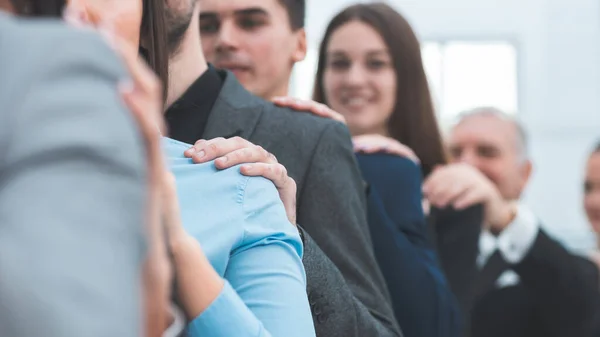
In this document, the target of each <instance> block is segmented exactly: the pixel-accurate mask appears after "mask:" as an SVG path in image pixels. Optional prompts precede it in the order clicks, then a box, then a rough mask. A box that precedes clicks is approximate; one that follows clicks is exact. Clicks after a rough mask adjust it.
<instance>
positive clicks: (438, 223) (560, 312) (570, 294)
mask: <svg viewBox="0 0 600 337" xmlns="http://www.w3.org/2000/svg"><path fill="white" fill-rule="evenodd" d="M482 219H483V208H482V207H481V206H475V207H472V208H471V209H468V210H465V211H455V210H452V209H444V210H439V209H434V210H433V211H432V214H431V216H430V223H431V225H432V231H433V233H434V234H435V236H436V242H437V243H436V246H437V248H438V252H439V255H440V259H441V261H442V266H443V269H444V271H445V274H446V276H447V278H448V281H449V282H450V285H451V287H452V290H453V291H454V293H455V294H456V295H457V298H458V299H459V302H460V304H461V309H462V312H463V313H464V317H465V321H466V325H467V327H468V328H469V330H468V331H467V332H466V335H467V336H471V337H496V336H498V337H500V336H503V337H504V336H511V337H521V336H523V337H537V336H548V337H567V336H572V337H592V336H597V334H594V332H593V331H595V332H596V333H597V332H598V331H599V330H600V329H599V328H600V326H594V324H597V323H598V319H599V316H598V313H600V307H599V306H600V292H598V270H597V267H596V266H595V265H594V264H593V263H591V262H590V261H588V260H587V259H583V258H581V257H578V256H575V255H572V254H570V253H569V252H567V250H566V249H564V248H563V247H562V246H561V245H560V244H559V243H558V242H556V241H554V240H552V239H550V238H549V237H548V235H547V234H546V233H545V232H544V231H543V230H541V231H540V233H539V234H538V237H537V238H536V241H535V242H534V244H533V246H532V247H531V249H530V251H529V252H528V254H527V255H526V256H525V258H524V259H523V261H521V262H520V263H518V264H516V265H511V264H509V263H507V262H506V261H504V260H503V259H502V258H501V257H498V259H496V260H495V261H496V262H491V261H492V259H490V261H489V262H488V263H487V264H486V265H485V266H484V267H483V268H482V269H481V270H480V269H479V268H478V267H477V264H476V260H477V255H478V242H479V235H480V232H481V230H480V228H481V223H482ZM509 269H510V270H513V271H514V272H516V273H517V274H518V276H519V277H520V283H519V284H517V285H516V286H509V287H505V288H500V289H498V288H497V287H495V282H496V280H497V279H498V276H500V275H501V273H502V272H503V271H505V270H509ZM594 329H595V330H594Z"/></svg>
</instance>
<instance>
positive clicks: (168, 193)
mask: <svg viewBox="0 0 600 337" xmlns="http://www.w3.org/2000/svg"><path fill="white" fill-rule="evenodd" d="M121 1H122V0H121ZM128 1H133V2H139V3H140V4H141V1H138V0H128ZM125 8H130V9H132V8H141V7H135V6H134V5H132V7H125ZM100 13H108V12H105V11H101V10H98V11H96V10H94V9H93V6H89V5H88V3H87V2H86V1H83V0H81V1H74V2H71V3H69V5H68V7H67V10H66V11H65V19H66V20H67V22H70V23H71V24H73V25H75V26H78V27H93V28H96V29H98V30H99V31H100V33H101V34H102V35H103V36H104V37H105V39H106V40H107V42H108V43H109V44H110V45H111V46H112V47H113V48H114V49H115V51H116V52H117V53H118V54H119V55H120V56H121V57H122V59H123V61H124V64H125V65H126V67H127V69H128V70H129V74H130V79H129V80H127V81H124V82H123V83H122V84H121V85H120V87H119V91H120V92H121V94H122V96H123V99H124V101H125V103H126V104H127V106H128V107H129V108H130V110H131V111H132V113H133V115H134V116H135V118H136V120H137V121H138V124H139V127H140V129H141V131H142V134H143V136H144V139H145V140H146V146H147V151H148V166H149V173H150V174H149V200H148V203H149V207H148V209H149V210H150V211H149V213H148V233H149V237H150V239H149V254H148V256H147V260H146V263H145V266H144V274H143V283H144V291H145V294H146V296H145V298H146V303H145V308H146V332H147V336H160V335H161V334H162V332H163V331H164V330H165V328H166V326H167V322H168V316H167V309H168V303H169V289H170V287H169V285H170V280H171V273H170V265H169V262H168V258H167V253H166V249H165V248H166V247H164V245H163V244H162V243H164V242H165V239H164V237H163V232H164V231H163V230H162V228H163V226H165V227H166V229H167V230H166V235H167V239H166V242H168V244H169V248H170V250H171V253H172V255H173V269H174V272H175V274H176V276H177V277H176V280H177V285H178V289H179V291H180V295H181V302H182V304H183V307H184V308H183V309H184V311H185V313H186V315H187V316H188V318H195V317H197V316H198V315H200V314H201V313H202V312H203V311H204V310H206V308H208V306H209V305H210V304H211V303H212V302H213V301H214V300H215V299H216V297H217V296H218V295H219V294H220V292H221V290H222V288H223V285H224V282H223V279H222V278H221V277H220V276H219V275H218V274H217V273H216V272H215V270H214V269H213V268H212V266H211V265H210V263H209V261H208V259H207V258H206V256H205V255H204V253H203V251H202V248H201V247H200V245H199V243H198V241H197V240H195V239H194V238H193V237H191V236H190V235H189V234H188V233H187V232H186V231H185V230H184V229H183V226H182V224H181V221H180V219H179V206H178V201H177V196H176V192H175V185H174V182H173V178H172V176H170V174H169V173H168V170H167V168H166V167H165V164H164V163H165V160H164V158H163V154H162V150H161V148H160V137H161V132H160V130H163V131H164V128H163V126H164V120H163V117H162V114H163V110H164V108H163V103H162V102H163V100H162V95H161V89H160V88H161V86H160V84H159V81H158V79H157V78H156V76H155V75H154V74H153V72H152V71H151V70H150V69H149V68H148V67H147V65H145V63H144V62H143V61H142V60H141V58H140V57H139V55H138V52H137V50H138V48H137V46H138V43H139V41H138V40H137V39H136V38H134V36H135V34H133V35H125V36H123V35H121V34H120V31H121V30H120V28H119V27H120V24H119V20H118V19H119V18H121V19H122V18H123V17H128V18H132V17H135V13H126V14H129V16H127V15H124V16H121V17H115V16H112V15H108V14H105V16H103V15H102V14H100ZM139 17H140V20H139V22H137V21H135V20H133V22H132V24H133V25H134V26H137V27H138V34H137V36H139V26H140V24H141V14H140V16H139ZM125 21H127V20H125ZM121 22H123V24H125V23H124V21H121ZM125 25H126V26H128V27H129V26H130V25H127V24H125ZM192 26H193V25H192ZM198 49H199V48H198ZM183 60H185V57H184V58H183ZM204 66H206V65H204ZM206 143H208V142H206ZM202 144H203V143H199V144H197V146H198V148H200V149H205V148H204V147H203V145H202ZM231 144H233V145H235V146H231ZM236 150H238V151H236ZM206 153H207V155H206V156H204V158H200V160H210V159H208V158H211V157H212V158H217V157H224V158H228V159H230V160H228V161H227V162H225V160H224V159H220V160H218V163H217V166H218V167H219V168H221V169H224V168H227V167H231V166H233V165H236V163H250V164H249V165H245V166H244V168H243V169H242V173H244V174H246V175H249V176H259V175H262V176H264V177H266V178H267V179H272V180H273V182H274V184H275V185H276V186H277V187H278V190H279V193H280V195H281V198H282V200H283V201H284V202H285V206H286V210H287V211H288V216H289V219H290V221H291V222H292V223H295V217H296V215H295V202H296V199H295V197H296V185H295V183H294V182H293V180H292V179H291V178H289V177H288V176H287V173H286V171H285V168H283V166H282V165H280V164H278V163H277V162H276V159H274V157H273V156H272V155H269V154H268V153H266V151H264V150H262V149H261V148H259V147H257V146H255V145H253V144H251V143H248V142H246V143H242V142H239V140H237V139H230V140H226V139H215V140H213V141H212V142H210V143H208V144H206ZM196 157H197V156H196ZM163 221H164V222H163Z"/></svg>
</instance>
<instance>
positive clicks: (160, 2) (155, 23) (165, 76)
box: [11, 0, 169, 97]
mask: <svg viewBox="0 0 600 337" xmlns="http://www.w3.org/2000/svg"><path fill="white" fill-rule="evenodd" d="M11 3H12V4H13V7H14V8H15V10H16V12H17V14H18V15H22V16H34V17H57V18H58V17H60V16H61V15H62V11H63V8H64V6H65V3H66V1H65V0H11ZM143 6H144V9H143V14H142V25H141V30H140V32H141V33H140V35H141V37H140V38H141V41H144V43H145V44H147V46H144V47H141V46H140V49H141V51H142V54H143V55H144V57H145V58H146V61H147V62H148V64H149V65H150V67H151V68H152V69H153V70H154V72H155V73H156V75H157V76H158V77H159V79H160V81H161V83H162V84H163V88H164V93H163V94H164V97H166V93H167V90H168V88H167V85H168V84H169V81H168V80H169V54H168V49H167V27H166V22H165V1H164V0H143Z"/></svg>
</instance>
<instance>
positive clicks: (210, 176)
mask: <svg viewBox="0 0 600 337" xmlns="http://www.w3.org/2000/svg"><path fill="white" fill-rule="evenodd" d="M164 3H165V1H163V0H146V1H142V0H118V1H103V2H96V1H92V0H79V1H77V0H72V1H71V2H70V4H69V6H68V11H66V14H65V16H66V18H67V20H68V21H69V22H71V23H73V24H75V25H89V24H93V25H96V26H98V27H101V28H102V32H103V33H104V35H105V36H108V41H109V42H111V44H112V45H113V46H114V47H115V49H116V50H117V51H118V52H119V53H120V55H121V56H122V58H123V60H124V61H125V64H126V65H127V66H128V69H129V72H130V75H131V76H132V81H131V82H130V83H129V84H128V85H127V86H125V87H122V88H120V89H121V90H120V91H121V94H122V95H123V98H124V100H125V102H126V103H127V104H128V106H129V107H130V108H131V109H132V110H133V113H134V115H135V116H136V117H137V118H138V119H139V120H140V121H141V124H142V130H143V131H145V136H146V140H147V142H148V144H147V145H148V148H149V161H150V164H151V165H150V180H151V184H150V202H151V204H150V210H149V215H150V220H151V221H150V226H149V227H150V232H151V234H154V235H151V237H152V238H154V239H156V237H160V236H161V235H160V229H159V227H160V222H161V221H160V220H161V218H162V217H163V216H164V217H165V218H166V220H167V221H166V223H167V228H166V229H167V231H166V233H167V238H166V242H167V243H168V247H169V251H170V253H171V254H170V255H171V260H172V267H173V269H174V272H175V273H174V274H175V279H176V285H177V292H178V294H177V295H178V301H179V302H180V304H181V305H182V308H183V310H184V312H185V315H186V316H187V318H188V321H189V324H188V325H187V329H186V330H187V331H186V332H187V335H188V336H190V337H194V336H215V337H219V336H223V337H230V336H236V337H243V336H253V337H254V336H258V337H268V336H286V337H287V336H298V337H304V336H308V337H310V336H314V335H315V332H314V327H313V322H312V316H311V312H310V308H309V304H308V299H307V295H306V279H305V274H304V269H303V265H302V260H301V258H302V252H303V247H302V242H301V239H300V237H299V234H298V231H297V230H296V228H295V227H294V226H293V225H292V224H291V223H290V221H289V220H288V216H290V215H288V214H286V209H285V207H284V205H283V203H282V201H281V199H280V196H279V193H287V194H291V195H295V193H296V192H295V189H294V190H286V191H285V192H282V191H278V190H277V189H276V187H275V186H274V185H273V183H272V182H271V181H269V180H267V179H264V178H260V177H254V176H256V175H263V174H262V172H265V174H264V176H265V177H267V178H273V180H277V179H276V178H275V177H274V176H273V175H270V174H269V172H272V171H261V170H260V168H261V167H262V168H264V166H260V164H254V165H253V167H254V170H248V167H245V168H242V169H240V168H239V167H234V168H230V169H225V170H217V169H216V168H215V165H214V163H213V162H210V163H206V164H202V165H197V164H194V163H192V161H191V160H190V159H188V158H185V157H184V151H185V150H187V149H189V147H190V146H189V145H186V144H182V143H179V142H176V141H174V140H171V139H168V138H163V140H162V144H161V142H160V140H159V137H160V134H159V133H158V132H156V130H157V129H156V125H157V124H158V125H160V124H162V122H161V120H162V110H163V106H162V105H163V101H162V99H161V96H162V95H160V92H159V90H156V88H158V87H159V86H158V85H157V84H156V83H158V82H157V81H156V80H154V79H153V78H154V76H153V75H152V74H151V72H150V71H149V70H145V69H144V67H143V66H141V63H140V62H138V60H137V58H138V56H137V49H138V45H148V44H150V45H155V44H154V42H156V41H154V42H151V43H150V42H149V41H148V40H147V38H148V37H149V36H148V35H153V38H154V39H156V40H159V38H160V37H161V35H160V34H161V32H153V33H154V34H147V33H148V32H147V31H144V30H143V29H140V27H143V25H142V22H143V21H144V19H143V18H145V19H146V20H148V16H147V15H146V14H147V13H146V14H143V13H142V12H144V11H148V8H149V7H148V6H149V5H151V6H152V7H153V9H154V10H156V11H157V13H164V12H163V11H162V9H164V8H161V7H163V6H164ZM152 7H151V8H152ZM196 14H197V13H196ZM161 19H164V17H161V16H160V15H158V16H154V17H153V20H161ZM158 26H160V25H158ZM107 28H111V31H108V30H107ZM140 31H142V34H140V33H141V32H140ZM162 33H164V32H162ZM140 36H141V38H140ZM162 37H165V35H162ZM145 38H146V40H145ZM140 40H141V42H140ZM152 56H153V55H151V57H150V59H151V60H154V61H156V58H153V57H152ZM154 56H155V55H154ZM164 61H166V60H164ZM154 63H155V64H154V66H155V67H153V68H154V70H155V71H156V70H157V69H164V68H161V64H158V63H157V62H154ZM163 66H164V64H163ZM159 74H160V72H159ZM148 116H156V118H154V119H152V118H150V117H148ZM161 152H164V153H165V155H166V157H167V158H163V154H162V153H161ZM165 159H167V160H168V164H169V168H168V169H167V168H166V167H165V164H164V161H165ZM167 171H171V172H172V174H173V176H174V178H175V179H170V178H168V175H169V174H168V173H167ZM240 171H242V172H244V173H245V174H246V176H244V175H242V174H241V172H240ZM285 178H287V177H285ZM287 179H289V178H287ZM175 185H177V187H176V188H175ZM287 185H289V186H291V187H293V186H295V185H294V184H287ZM294 188H295V187H294ZM287 194H286V195H287ZM178 200H179V201H178ZM157 246H160V244H158V245H157V244H156V242H155V241H153V242H151V243H150V248H151V249H150V251H151V253H153V254H154V255H152V256H155V257H156V256H160V255H161V252H160V251H161V250H160V248H156V247H157ZM163 251H164V250H163ZM163 255H164V254H163ZM156 260H158V261H160V260H161V259H160V258H157V259H156ZM150 269H152V267H151V268H150ZM163 271H164V270H163ZM156 274H159V276H158V278H159V279H160V274H161V273H160V272H158V273H156ZM163 274H164V273H163ZM163 277H164V276H163ZM158 288H160V287H158ZM149 295H152V294H151V293H149ZM155 317H158V316H155ZM149 325H152V324H151V322H150V324H149Z"/></svg>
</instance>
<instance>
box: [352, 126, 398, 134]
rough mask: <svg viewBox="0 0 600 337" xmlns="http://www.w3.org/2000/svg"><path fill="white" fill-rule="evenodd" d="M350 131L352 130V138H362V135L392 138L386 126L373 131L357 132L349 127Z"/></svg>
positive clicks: (375, 128) (363, 130)
mask: <svg viewBox="0 0 600 337" xmlns="http://www.w3.org/2000/svg"><path fill="white" fill-rule="evenodd" d="M349 129H350V134H351V135H352V137H356V136H362V135H380V136H383V137H391V136H390V133H389V132H388V128H387V126H386V125H382V126H380V127H374V128H372V129H361V130H357V129H354V128H352V127H349Z"/></svg>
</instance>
